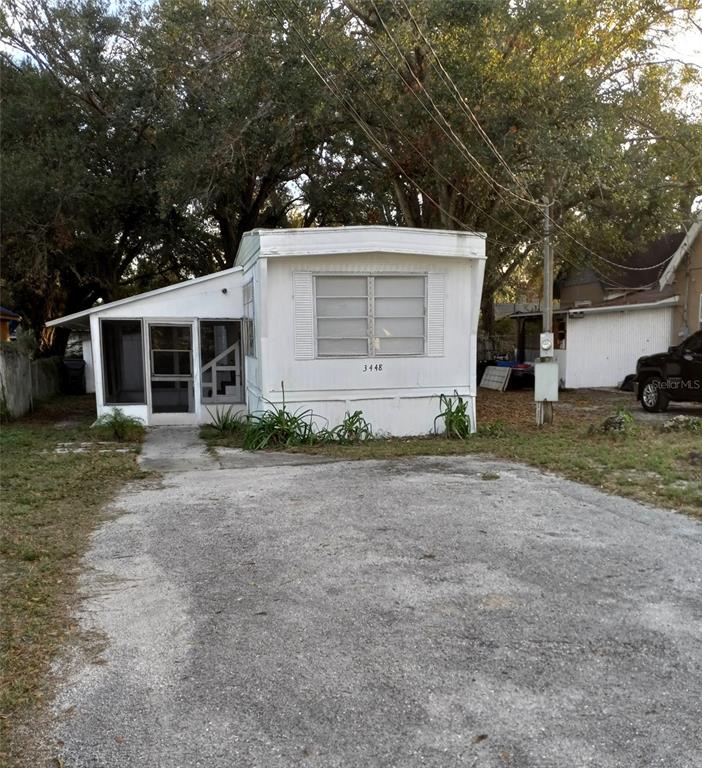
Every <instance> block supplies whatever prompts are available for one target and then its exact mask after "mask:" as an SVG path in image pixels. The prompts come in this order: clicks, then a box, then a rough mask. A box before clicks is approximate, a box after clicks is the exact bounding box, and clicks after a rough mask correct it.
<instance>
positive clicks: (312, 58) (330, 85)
mask: <svg viewBox="0 0 702 768" xmlns="http://www.w3.org/2000/svg"><path fill="white" fill-rule="evenodd" d="M275 1H276V4H277V5H278V8H279V10H282V11H283V13H284V12H285V9H284V8H282V7H281V6H280V3H278V2H277V0H275ZM264 3H265V4H266V6H267V7H268V10H269V11H270V12H271V14H272V15H273V17H274V18H275V19H276V21H277V22H278V23H279V24H281V26H282V27H283V28H285V23H284V22H286V19H285V18H284V17H283V18H282V19H281V17H279V16H278V14H277V13H276V11H275V9H274V8H273V6H272V5H271V3H270V2H269V1H268V0H264ZM287 24H288V27H289V28H290V30H291V31H292V32H293V33H294V34H295V35H296V37H298V39H299V40H300V42H301V43H302V45H303V46H304V48H305V50H304V51H302V55H303V57H304V58H305V60H306V61H307V62H308V64H309V65H310V66H311V67H312V69H313V70H314V72H315V74H316V75H317V77H319V79H320V80H321V81H322V83H323V84H324V85H325V86H326V87H327V89H328V90H329V91H330V92H331V93H332V95H333V96H335V97H336V98H337V99H339V100H340V101H341V102H342V104H344V106H345V107H346V108H347V109H348V110H349V112H350V113H351V115H352V117H353V118H354V120H355V121H356V123H357V124H358V126H359V127H360V128H361V130H362V131H363V132H364V133H365V134H366V137H367V138H368V139H369V140H370V141H371V143H372V144H373V145H374V146H375V147H376V149H377V150H378V151H379V152H380V153H381V155H382V156H384V157H386V159H388V160H389V161H390V162H391V163H392V164H393V165H394V166H395V167H396V168H397V169H398V170H399V172H400V174H401V175H402V176H403V177H404V178H406V179H407V180H408V181H409V182H410V183H411V184H412V185H413V186H415V187H416V189H417V190H418V191H419V192H420V193H421V194H422V196H423V197H424V198H426V199H427V200H429V201H430V202H431V203H432V205H434V206H435V207H436V208H437V210H439V211H441V212H442V213H443V214H444V215H445V216H447V217H448V218H450V219H451V220H452V221H455V222H456V223H457V224H458V225H459V226H460V227H461V229H463V230H465V231H467V232H469V233H470V234H474V235H479V236H482V234H483V233H481V232H476V231H475V230H472V229H470V228H469V227H467V226H466V225H465V224H464V223H463V222H462V221H461V220H460V219H458V218H456V217H455V216H454V215H453V214H452V213H451V212H450V211H447V210H446V209H445V208H443V207H442V206H441V205H440V204H439V203H438V202H437V201H436V200H434V198H433V197H432V196H431V195H430V194H429V193H428V192H426V191H425V190H424V189H423V188H422V187H421V186H420V185H419V184H418V183H417V182H416V181H415V180H414V179H413V178H412V177H411V176H410V175H409V174H408V173H406V171H405V170H404V168H403V167H402V166H401V165H400V163H399V162H398V161H397V159H396V158H395V157H394V156H393V155H392V153H390V152H388V150H387V148H386V147H385V146H384V145H383V143H382V142H381V141H380V140H379V139H378V138H377V137H376V136H375V134H374V133H373V131H372V129H371V128H370V126H369V125H368V124H367V122H366V121H365V120H364V119H363V117H361V115H360V114H359V113H358V111H357V110H356V108H355V106H354V104H353V103H352V102H351V101H350V100H349V99H348V98H347V97H346V96H345V95H344V93H343V92H342V91H341V89H340V88H339V87H338V86H337V84H336V81H335V80H334V79H333V77H329V78H326V77H325V76H324V74H323V73H322V71H321V69H320V67H319V66H318V65H319V59H318V58H317V56H316V55H315V53H314V52H313V51H312V50H311V47H310V46H309V45H308V44H307V41H306V40H305V38H304V37H302V35H301V34H300V33H299V32H298V30H297V28H296V27H295V25H293V24H292V23H290V21H289V20H287Z"/></svg>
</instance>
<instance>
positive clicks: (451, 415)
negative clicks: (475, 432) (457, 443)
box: [434, 390, 470, 440]
mask: <svg viewBox="0 0 702 768" xmlns="http://www.w3.org/2000/svg"><path fill="white" fill-rule="evenodd" d="M439 407H440V408H442V409H443V410H442V411H441V412H440V413H439V415H438V416H437V417H436V418H435V419H434V432H436V433H437V434H439V432H438V430H437V428H436V422H437V421H439V419H443V420H444V435H445V437H449V438H458V439H459V440H465V439H466V438H468V437H469V436H470V414H469V413H468V401H467V400H464V399H463V398H462V397H461V396H460V395H459V394H458V392H457V391H456V390H454V395H453V397H449V396H448V395H440V396H439Z"/></svg>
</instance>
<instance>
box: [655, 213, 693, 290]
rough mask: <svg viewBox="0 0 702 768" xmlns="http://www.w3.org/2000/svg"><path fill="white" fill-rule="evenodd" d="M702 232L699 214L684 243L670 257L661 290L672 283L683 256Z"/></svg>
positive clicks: (662, 276) (661, 277)
mask: <svg viewBox="0 0 702 768" xmlns="http://www.w3.org/2000/svg"><path fill="white" fill-rule="evenodd" d="M700 232H702V212H700V213H699V214H698V216H697V219H696V221H694V222H693V223H692V224H691V226H690V229H688V230H687V234H686V235H685V238H684V239H683V241H682V243H680V245H679V246H678V249H677V250H676V251H675V253H674V254H673V255H672V256H671V257H670V261H669V262H668V265H667V266H666V268H665V270H664V271H663V274H662V275H661V276H660V279H659V280H658V289H659V290H663V288H665V286H666V285H668V283H670V282H671V281H672V279H673V275H674V274H675V270H676V269H677V268H678V267H679V266H680V262H681V261H682V260H683V256H685V254H686V253H687V252H688V251H689V250H690V248H691V247H692V244H693V243H694V242H695V240H696V239H697V236H698V235H699V234H700Z"/></svg>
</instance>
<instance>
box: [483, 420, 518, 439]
mask: <svg viewBox="0 0 702 768" xmlns="http://www.w3.org/2000/svg"><path fill="white" fill-rule="evenodd" d="M509 434H510V430H509V429H508V427H507V425H506V424H505V423H504V421H499V420H498V421H489V422H488V423H487V424H480V425H479V426H478V436H479V437H507V435H509Z"/></svg>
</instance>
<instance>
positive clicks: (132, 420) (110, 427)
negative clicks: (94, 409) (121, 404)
mask: <svg viewBox="0 0 702 768" xmlns="http://www.w3.org/2000/svg"><path fill="white" fill-rule="evenodd" d="M95 429H96V430H97V433H98V436H99V437H103V438H104V439H106V440H117V441H118V442H120V443H122V442H129V443H140V442H141V441H142V440H143V439H144V423H143V422H142V420H141V419H138V418H137V417H136V416H127V414H126V413H124V411H123V410H122V409H121V408H114V409H113V410H111V411H110V412H109V413H106V414H104V415H103V416H100V418H99V419H98V420H97V421H96V422H95Z"/></svg>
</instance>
